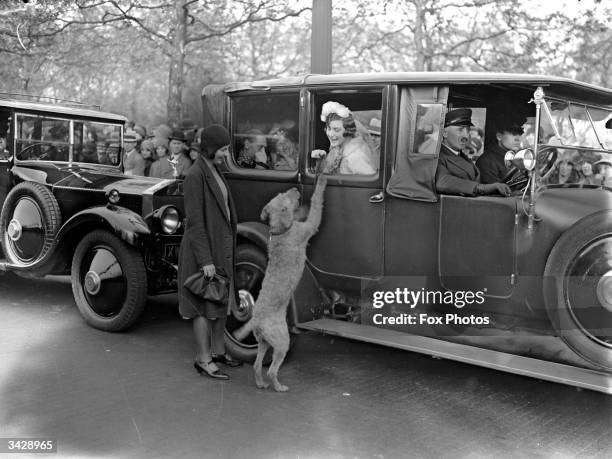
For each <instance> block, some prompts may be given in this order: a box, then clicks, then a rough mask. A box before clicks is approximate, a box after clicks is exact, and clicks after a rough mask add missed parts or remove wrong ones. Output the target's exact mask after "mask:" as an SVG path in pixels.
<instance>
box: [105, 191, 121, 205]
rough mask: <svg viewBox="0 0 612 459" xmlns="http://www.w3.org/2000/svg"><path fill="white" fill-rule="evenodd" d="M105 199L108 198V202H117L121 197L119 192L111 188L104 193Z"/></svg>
mask: <svg viewBox="0 0 612 459" xmlns="http://www.w3.org/2000/svg"><path fill="white" fill-rule="evenodd" d="M106 199H108V202H109V203H110V204H117V203H118V202H119V199H121V195H120V194H119V191H117V190H115V189H112V190H109V191H108V192H107V193H106Z"/></svg>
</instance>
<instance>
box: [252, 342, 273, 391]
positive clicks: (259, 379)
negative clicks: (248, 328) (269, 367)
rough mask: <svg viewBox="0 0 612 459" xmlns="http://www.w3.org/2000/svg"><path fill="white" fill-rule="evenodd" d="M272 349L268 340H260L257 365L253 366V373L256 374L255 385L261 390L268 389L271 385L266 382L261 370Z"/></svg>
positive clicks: (256, 359)
mask: <svg viewBox="0 0 612 459" xmlns="http://www.w3.org/2000/svg"><path fill="white" fill-rule="evenodd" d="M268 349H270V345H269V344H268V342H267V341H266V340H264V339H263V338H260V339H259V340H258V346H257V357H256V358H255V363H254V364H253V373H255V385H256V386H257V387H258V388H259V389H266V388H267V387H268V386H269V384H268V383H267V382H264V380H263V375H262V374H261V369H262V365H263V359H264V357H265V356H266V352H267V351H268Z"/></svg>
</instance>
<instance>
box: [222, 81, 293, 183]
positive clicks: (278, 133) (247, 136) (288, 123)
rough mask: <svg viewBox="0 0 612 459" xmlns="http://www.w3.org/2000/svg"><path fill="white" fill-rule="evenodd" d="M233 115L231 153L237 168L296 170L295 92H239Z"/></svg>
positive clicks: (234, 103) (233, 106)
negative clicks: (243, 93)
mask: <svg viewBox="0 0 612 459" xmlns="http://www.w3.org/2000/svg"><path fill="white" fill-rule="evenodd" d="M232 115H233V117H232V153H233V155H232V156H233V158H234V163H235V164H236V165H237V166H238V168H240V169H253V170H270V171H296V170H297V167H298V140H299V94H298V93H290V94H286V93H285V94H265V95H261V94H257V95H245V96H238V97H235V98H234V99H233V101H232Z"/></svg>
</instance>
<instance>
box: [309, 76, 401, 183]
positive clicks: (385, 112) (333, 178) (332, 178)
mask: <svg viewBox="0 0 612 459" xmlns="http://www.w3.org/2000/svg"><path fill="white" fill-rule="evenodd" d="M363 91H367V92H377V91H378V92H380V99H381V107H380V121H381V128H380V132H381V139H380V153H379V165H378V170H377V173H376V174H372V175H350V174H334V175H328V174H326V177H327V183H328V185H346V186H352V187H366V188H381V187H382V184H383V180H384V178H385V176H386V175H387V174H386V167H387V162H388V161H387V159H386V157H387V155H388V154H389V152H387V149H388V148H387V147H388V146H389V145H390V139H389V136H392V135H393V133H392V132H391V130H390V129H388V127H387V125H388V122H389V121H390V118H391V117H390V115H389V101H388V98H389V92H390V91H389V85H388V84H385V83H380V84H366V85H352V86H346V87H338V86H307V87H305V88H304V98H305V100H306V102H305V104H304V107H303V110H304V125H303V134H304V135H303V139H304V149H305V150H306V151H305V153H304V154H303V157H302V167H303V169H302V170H303V173H304V177H305V179H306V181H307V182H313V181H314V180H316V173H315V172H313V171H311V170H310V168H309V167H308V163H309V156H310V153H311V152H312V150H313V149H315V130H316V129H321V126H324V124H325V123H324V122H323V121H321V118H320V115H321V113H320V108H321V107H317V106H316V104H315V98H316V95H317V94H321V93H326V92H328V93H345V94H348V93H359V92H363Z"/></svg>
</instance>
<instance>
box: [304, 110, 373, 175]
mask: <svg viewBox="0 0 612 459" xmlns="http://www.w3.org/2000/svg"><path fill="white" fill-rule="evenodd" d="M321 121H324V122H325V133H326V134H327V138H328V139H329V153H326V152H325V151H324V150H315V151H313V152H312V154H311V156H312V157H323V156H325V155H326V156H327V157H326V158H325V160H324V163H323V166H322V171H323V173H325V174H351V175H372V174H375V173H376V169H377V164H375V163H374V152H373V151H372V150H371V149H370V147H369V145H368V144H367V142H366V141H365V140H364V138H363V135H362V134H361V133H360V132H358V131H357V125H356V123H355V118H354V117H353V114H352V113H351V111H350V110H349V109H348V108H347V107H345V106H344V105H342V104H339V103H338V102H334V101H329V102H325V103H324V104H323V107H322V109H321Z"/></svg>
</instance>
